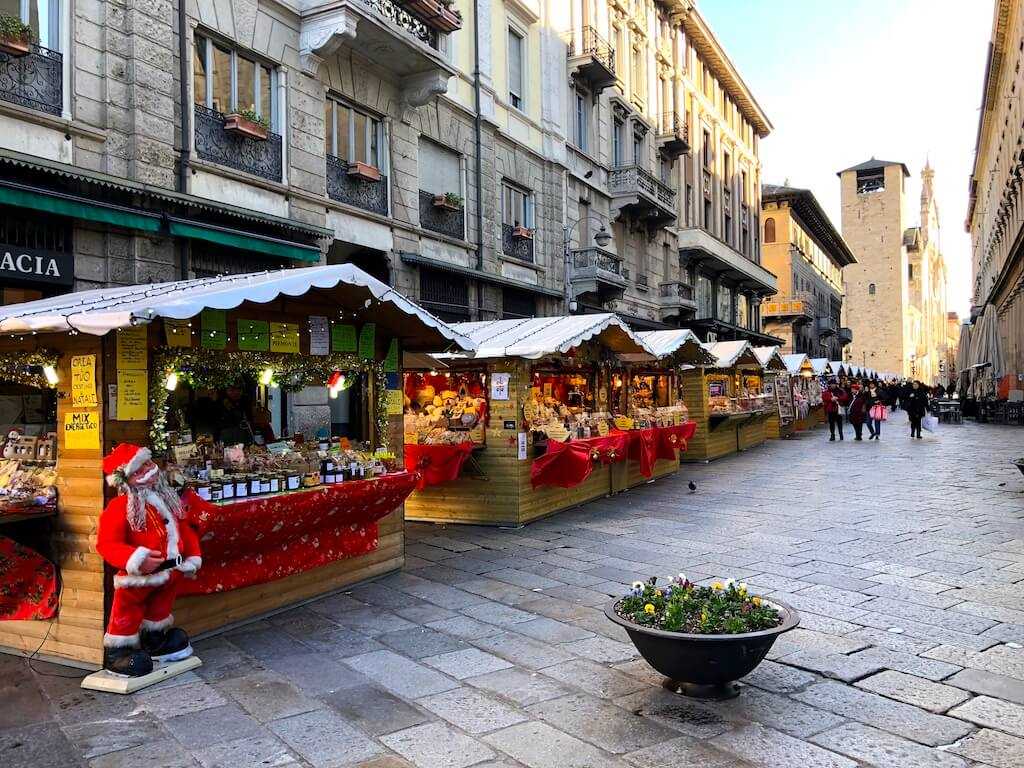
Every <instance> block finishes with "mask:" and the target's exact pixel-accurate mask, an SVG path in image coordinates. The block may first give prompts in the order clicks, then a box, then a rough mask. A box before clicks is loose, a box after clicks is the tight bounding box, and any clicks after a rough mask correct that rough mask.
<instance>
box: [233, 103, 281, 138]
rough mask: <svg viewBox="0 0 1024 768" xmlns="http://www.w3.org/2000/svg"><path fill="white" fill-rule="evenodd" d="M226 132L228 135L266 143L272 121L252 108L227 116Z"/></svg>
mask: <svg viewBox="0 0 1024 768" xmlns="http://www.w3.org/2000/svg"><path fill="white" fill-rule="evenodd" d="M224 130H225V131H227V132H228V133H237V134H240V135H242V136H248V137H249V138H251V139H256V140H257V141H266V140H267V132H268V131H269V130H270V121H269V120H267V118H265V117H263V115H260V114H257V112H256V110H254V109H252V108H251V107H250V108H249V109H240V110H238V111H237V112H232V113H231V114H230V115H227V116H225V117H224Z"/></svg>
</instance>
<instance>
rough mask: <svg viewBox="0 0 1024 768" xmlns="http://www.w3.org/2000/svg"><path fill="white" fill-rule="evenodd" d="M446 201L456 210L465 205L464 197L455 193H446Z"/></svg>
mask: <svg viewBox="0 0 1024 768" xmlns="http://www.w3.org/2000/svg"><path fill="white" fill-rule="evenodd" d="M444 201H445V202H446V203H448V205H451V206H454V207H455V208H461V207H462V203H463V200H462V195H457V194H455V193H454V192H445V193H444Z"/></svg>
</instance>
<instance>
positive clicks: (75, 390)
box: [71, 355, 99, 408]
mask: <svg viewBox="0 0 1024 768" xmlns="http://www.w3.org/2000/svg"><path fill="white" fill-rule="evenodd" d="M97 405H99V403H98V402H97V401H96V355H75V356H74V357H72V358H71V407H72V408H95V407H96V406H97Z"/></svg>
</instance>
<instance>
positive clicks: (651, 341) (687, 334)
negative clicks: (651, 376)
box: [637, 328, 717, 365]
mask: <svg viewBox="0 0 1024 768" xmlns="http://www.w3.org/2000/svg"><path fill="white" fill-rule="evenodd" d="M637 336H638V337H639V338H640V340H641V341H642V342H643V343H644V344H646V345H647V347H648V348H649V349H650V350H651V352H652V353H653V354H654V356H655V357H658V358H663V357H669V356H670V355H675V356H676V357H677V359H678V360H679V362H681V363H689V364H691V365H713V364H714V363H715V362H716V361H717V358H716V357H715V356H714V355H712V354H711V353H710V352H709V351H708V350H706V349H705V348H704V346H703V345H702V344H701V342H700V339H699V338H698V337H697V334H695V333H694V332H693V331H691V330H690V329H689V328H673V329H671V330H667V331H641V332H640V333H638V334H637Z"/></svg>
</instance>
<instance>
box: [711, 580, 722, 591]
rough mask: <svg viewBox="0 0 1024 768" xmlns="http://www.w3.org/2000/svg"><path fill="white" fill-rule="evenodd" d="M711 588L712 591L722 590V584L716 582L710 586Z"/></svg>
mask: <svg viewBox="0 0 1024 768" xmlns="http://www.w3.org/2000/svg"><path fill="white" fill-rule="evenodd" d="M711 588H712V589H721V588H722V582H720V581H716V582H715V583H714V584H712V585H711Z"/></svg>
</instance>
